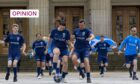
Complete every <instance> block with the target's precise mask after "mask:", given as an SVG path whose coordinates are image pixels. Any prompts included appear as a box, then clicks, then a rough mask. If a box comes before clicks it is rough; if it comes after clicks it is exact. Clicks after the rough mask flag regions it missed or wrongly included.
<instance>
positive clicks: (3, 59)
mask: <svg viewBox="0 0 140 84" xmlns="http://www.w3.org/2000/svg"><path fill="white" fill-rule="evenodd" d="M138 60H139V59H138ZM124 63H125V59H124V57H123V56H118V55H113V54H112V55H109V67H108V68H107V70H108V71H125V70H127V69H126V68H125V67H123V64H124ZM90 64H91V70H92V71H98V64H97V55H95V54H93V55H92V56H91V57H90ZM6 66H7V55H0V72H5V71H6ZM138 69H140V62H138ZM20 71H22V72H34V71H36V63H35V61H34V59H33V58H32V59H30V58H29V57H25V56H22V58H21V67H20ZM69 71H74V69H73V64H72V62H71V60H69Z"/></svg>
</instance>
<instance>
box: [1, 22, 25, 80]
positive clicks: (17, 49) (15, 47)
mask: <svg viewBox="0 0 140 84" xmlns="http://www.w3.org/2000/svg"><path fill="white" fill-rule="evenodd" d="M18 31H19V25H18V24H13V25H12V33H10V34H9V35H8V36H7V37H6V38H5V40H4V41H1V42H2V43H8V44H9V48H8V67H7V70H6V76H5V80H9V76H10V70H11V67H13V72H14V78H13V82H17V63H18V61H19V59H20V57H21V51H22V53H23V54H24V55H26V53H25V49H26V44H25V42H24V38H23V36H22V35H21V34H19V32H18Z"/></svg>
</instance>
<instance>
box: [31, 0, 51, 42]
mask: <svg viewBox="0 0 140 84" xmlns="http://www.w3.org/2000/svg"><path fill="white" fill-rule="evenodd" d="M29 9H39V18H30V19H29V41H30V44H31V43H32V42H33V41H34V40H35V34H36V33H41V34H42V35H48V34H49V31H48V30H49V0H29Z"/></svg>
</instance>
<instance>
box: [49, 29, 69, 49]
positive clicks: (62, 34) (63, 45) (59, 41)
mask: <svg viewBox="0 0 140 84" xmlns="http://www.w3.org/2000/svg"><path fill="white" fill-rule="evenodd" d="M50 38H51V39H52V41H53V46H54V47H58V48H60V49H61V50H65V49H67V48H68V46H67V45H68V44H67V41H68V40H70V33H69V31H68V30H67V29H64V30H63V31H58V29H57V28H56V29H54V30H52V32H51V35H50Z"/></svg>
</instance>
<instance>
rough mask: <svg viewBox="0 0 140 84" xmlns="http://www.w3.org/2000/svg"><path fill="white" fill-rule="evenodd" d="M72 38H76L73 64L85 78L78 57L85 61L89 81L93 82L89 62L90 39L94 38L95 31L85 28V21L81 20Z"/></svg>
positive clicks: (82, 61)
mask: <svg viewBox="0 0 140 84" xmlns="http://www.w3.org/2000/svg"><path fill="white" fill-rule="evenodd" d="M72 38H73V39H75V44H74V52H73V55H72V61H73V64H74V65H75V66H76V67H77V70H78V71H79V72H80V74H81V75H82V77H83V78H84V77H85V75H84V72H83V71H82V69H81V67H80V64H79V62H78V58H80V61H81V63H84V65H85V69H86V75H87V83H91V79H90V64H89V55H90V53H89V52H90V48H91V47H90V45H89V41H90V40H92V39H93V38H94V35H93V33H92V32H91V31H90V30H88V29H86V28H85V21H84V20H80V21H79V28H77V29H75V30H74V32H73V35H72Z"/></svg>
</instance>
